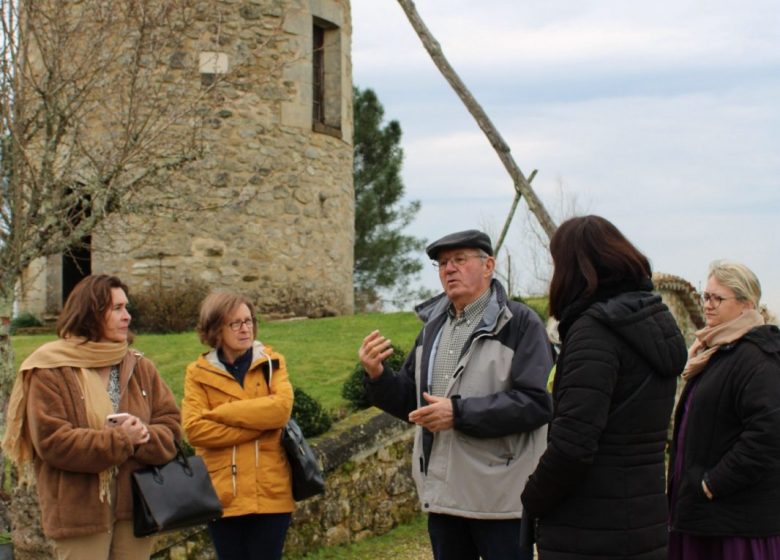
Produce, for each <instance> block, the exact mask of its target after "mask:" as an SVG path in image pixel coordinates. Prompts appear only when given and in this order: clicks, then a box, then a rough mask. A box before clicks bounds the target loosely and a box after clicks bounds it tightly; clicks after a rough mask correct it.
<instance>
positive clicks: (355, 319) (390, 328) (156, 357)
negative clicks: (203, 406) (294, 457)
mask: <svg viewBox="0 0 780 560" xmlns="http://www.w3.org/2000/svg"><path fill="white" fill-rule="evenodd" d="M420 327H421V323H420V321H419V320H418V319H417V317H416V316H415V315H414V313H410V312H403V313H367V314H362V315H349V316H342V317H328V318H324V319H301V320H292V321H273V322H269V323H262V322H261V323H260V325H259V326H258V336H257V338H258V339H259V340H261V341H262V342H263V343H264V344H266V345H267V346H271V347H273V348H274V349H275V350H276V351H278V352H281V353H282V354H283V355H284V357H285V358H286V359H287V369H288V371H289V373H290V379H291V381H292V383H293V385H295V386H296V387H300V388H302V389H304V390H305V391H306V392H307V393H308V394H309V395H311V396H312V397H314V398H315V399H317V400H319V401H320V403H322V405H323V406H324V407H325V409H326V410H329V411H337V410H339V409H341V408H342V407H343V406H344V405H345V404H346V401H344V399H342V398H341V386H342V384H343V383H344V380H345V379H346V378H347V377H349V374H350V373H352V370H353V369H354V367H355V365H356V364H357V361H358V358H357V351H358V348H359V347H360V343H361V341H362V340H363V337H365V336H366V335H367V334H368V333H369V332H371V331H372V330H374V329H380V330H381V331H382V334H384V335H385V336H387V337H389V338H390V339H392V341H393V343H394V345H396V346H398V347H400V348H402V349H403V350H404V351H405V352H408V351H409V349H410V348H411V346H412V343H413V342H414V338H415V336H417V333H418V332H419V330H420ZM55 338H56V336H54V335H19V336H13V337H12V339H11V341H12V344H13V347H14V352H15V354H16V365H17V367H18V366H19V364H21V363H22V360H23V359H24V358H25V357H27V356H28V355H29V354H30V353H31V352H32V351H33V350H34V349H35V348H37V347H38V346H40V345H41V344H43V343H44V342H47V341H49V340H53V339H55ZM133 346H135V347H136V348H138V349H139V350H140V351H142V352H143V353H144V354H146V356H147V357H149V358H150V359H151V360H152V361H153V362H154V363H155V364H156V365H157V368H158V369H159V370H160V373H161V375H162V376H163V378H164V379H165V381H166V382H167V383H168V385H169V386H170V387H171V389H172V390H173V392H174V394H175V395H176V398H177V399H178V400H179V401H181V398H182V396H183V391H184V368H185V367H186V366H187V364H189V363H190V362H192V361H194V360H195V359H196V358H197V356H198V354H200V353H201V352H204V351H206V347H204V346H203V345H202V344H201V343H200V342H199V341H198V337H197V335H196V334H195V333H194V332H188V333H180V334H164V335H163V334H143V335H138V336H137V337H136V339H135V343H134V344H133Z"/></svg>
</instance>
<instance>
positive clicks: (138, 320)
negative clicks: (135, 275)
mask: <svg viewBox="0 0 780 560" xmlns="http://www.w3.org/2000/svg"><path fill="white" fill-rule="evenodd" d="M209 290H210V289H209V286H208V285H207V284H205V283H204V282H200V281H190V282H187V283H184V284H179V285H177V286H174V287H172V288H162V289H160V288H155V289H152V290H148V291H144V292H140V293H131V294H130V296H129V299H130V304H129V305H128V306H127V307H128V311H129V312H130V315H132V316H133V322H132V327H133V330H134V331H136V332H141V333H178V332H185V331H191V330H193V329H194V328H195V325H196V324H197V323H198V314H199V313H200V304H201V302H202V301H203V298H205V297H206V295H208V293H209Z"/></svg>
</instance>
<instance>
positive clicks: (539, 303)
mask: <svg viewBox="0 0 780 560" xmlns="http://www.w3.org/2000/svg"><path fill="white" fill-rule="evenodd" d="M512 299H513V300H515V301H519V302H520V303H524V304H526V305H527V306H528V307H530V308H531V309H533V310H534V311H535V312H536V314H537V315H539V318H540V319H541V320H542V323H544V324H545V325H546V324H547V319H548V318H549V317H550V311H549V303H548V301H547V297H546V296H528V297H525V298H523V297H520V296H512Z"/></svg>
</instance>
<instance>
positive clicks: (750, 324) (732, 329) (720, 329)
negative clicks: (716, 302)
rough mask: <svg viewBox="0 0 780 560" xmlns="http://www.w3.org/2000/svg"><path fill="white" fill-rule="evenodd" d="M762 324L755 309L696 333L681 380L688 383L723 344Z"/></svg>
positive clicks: (761, 319) (762, 320)
mask: <svg viewBox="0 0 780 560" xmlns="http://www.w3.org/2000/svg"><path fill="white" fill-rule="evenodd" d="M763 324H764V318H763V317H762V316H761V314H760V313H759V312H758V311H756V310H755V309H747V310H745V311H744V312H742V314H741V315H740V316H739V317H737V318H736V319H732V320H731V321H729V322H728V323H721V324H720V325H716V326H714V327H704V328H703V329H701V330H698V331H696V341H695V342H694V343H693V344H692V345H691V348H690V349H689V350H688V363H687V364H685V369H684V370H683V374H682V376H683V379H684V380H686V381H688V380H690V379H691V378H692V377H695V376H696V375H697V374H699V373H700V372H701V370H703V369H704V367H705V366H706V365H707V362H709V360H710V358H711V357H712V355H713V354H714V353H715V352H717V351H718V348H720V347H721V346H723V345H724V344H730V343H731V342H734V341H735V340H739V339H740V338H742V337H743V336H745V334H746V333H747V332H748V331H750V330H752V329H754V328H756V327H759V326H761V325H763Z"/></svg>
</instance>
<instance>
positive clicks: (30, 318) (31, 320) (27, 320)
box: [10, 311, 43, 334]
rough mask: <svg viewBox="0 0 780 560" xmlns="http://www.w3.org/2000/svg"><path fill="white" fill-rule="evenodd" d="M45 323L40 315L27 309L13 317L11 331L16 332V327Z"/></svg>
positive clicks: (38, 325) (35, 325) (37, 325)
mask: <svg viewBox="0 0 780 560" xmlns="http://www.w3.org/2000/svg"><path fill="white" fill-rule="evenodd" d="M42 326H43V323H42V322H41V320H40V319H38V317H36V316H35V315H33V314H32V313H30V312H29V311H25V312H24V313H20V314H19V315H17V316H16V317H14V318H13V319H11V325H10V331H11V334H14V333H15V332H16V329H23V328H25V327H42Z"/></svg>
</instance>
